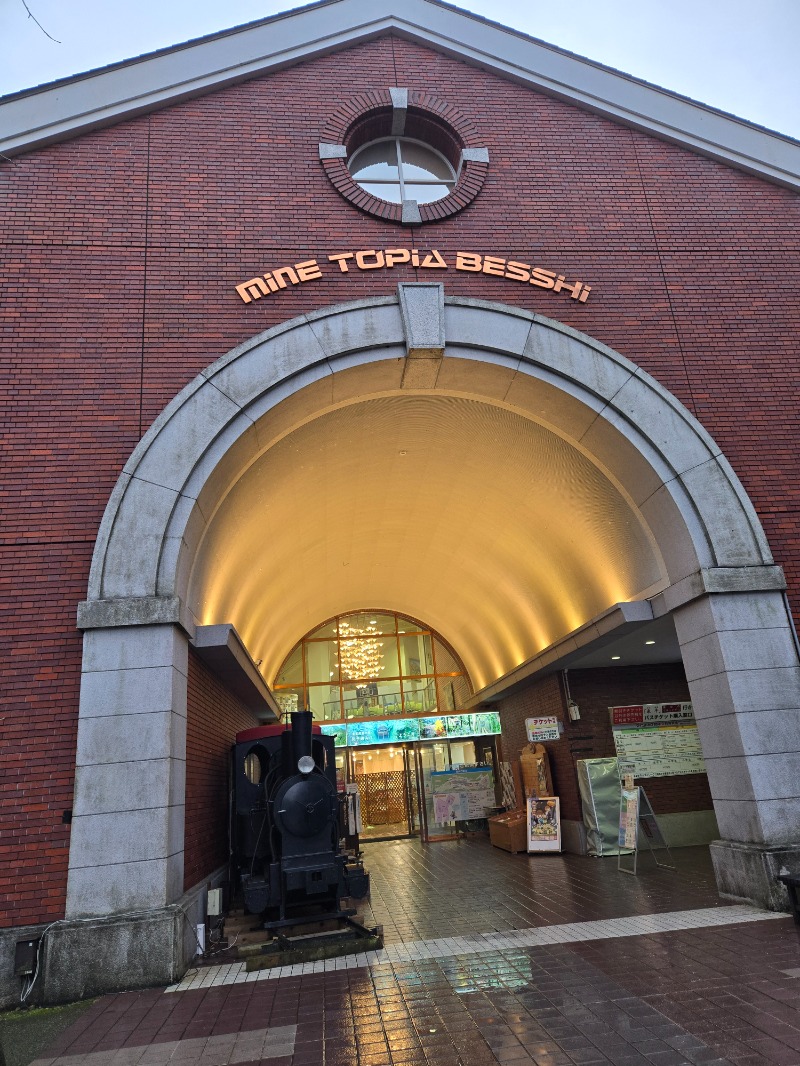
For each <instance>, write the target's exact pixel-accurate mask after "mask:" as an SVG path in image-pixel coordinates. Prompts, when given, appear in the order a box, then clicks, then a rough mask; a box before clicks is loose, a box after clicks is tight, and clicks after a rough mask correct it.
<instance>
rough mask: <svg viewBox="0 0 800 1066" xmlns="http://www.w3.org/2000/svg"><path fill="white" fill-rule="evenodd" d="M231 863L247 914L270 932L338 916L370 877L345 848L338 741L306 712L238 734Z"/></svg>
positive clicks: (364, 888)
mask: <svg viewBox="0 0 800 1066" xmlns="http://www.w3.org/2000/svg"><path fill="white" fill-rule="evenodd" d="M233 783H234V788H233V827H232V828H233V834H232V836H233V842H232V843H233V862H234V866H235V869H236V872H237V874H238V878H239V882H240V884H241V887H242V893H243V895H244V902H245V907H246V909H247V910H248V911H250V912H251V913H254V914H265V916H266V918H267V919H268V920H267V922H266V924H267V925H269V924H273V922H285V921H289V920H293V919H294V920H296V919H297V917H298V916H301V915H304V914H306V913H307V912H308V911H311V912H312V913H313V915H314V917H327V916H335V915H339V914H341V913H343V912H342V911H341V900H342V898H343V897H347V896H349V897H353V898H359V899H360V898H362V897H363V896H365V895H367V893H368V891H369V875H368V874H367V873H365V871H364V868H363V866H362V865H361V863H360V862H356V861H355V860H353V859H351V858H350V857H349V856H348V855H347V854H346V853H345V852H343V851H342V849H341V847H340V833H339V800H338V796H337V791H336V764H335V755H334V741H333V738H332V737H328V736H325V735H323V734H322V732H321V730H320V729H319V726H314V725H313V721H312V715H311V713H310V712H308V711H297V712H295V713H293V714H292V716H291V723H290V725H289V726H288V727H287V726H285V725H278V726H263V727H260V728H257V729H250V730H247V731H245V732H244V733H239V734H238V735H237V737H236V744H235V746H234V748H233Z"/></svg>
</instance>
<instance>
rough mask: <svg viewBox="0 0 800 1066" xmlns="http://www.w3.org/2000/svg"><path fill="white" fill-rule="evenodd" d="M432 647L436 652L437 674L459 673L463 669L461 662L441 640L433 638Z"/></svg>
mask: <svg viewBox="0 0 800 1066" xmlns="http://www.w3.org/2000/svg"><path fill="white" fill-rule="evenodd" d="M433 649H434V651H435V652H436V673H437V674H460V673H462V671H463V669H464V668H463V667H462V665H461V663H460V662H459V661H458V659H456V657H455V655H453V653H452V652H451V651H450V649H449V648H448V647H447V645H446V644H443V643H442V642H441V640H434V642H433Z"/></svg>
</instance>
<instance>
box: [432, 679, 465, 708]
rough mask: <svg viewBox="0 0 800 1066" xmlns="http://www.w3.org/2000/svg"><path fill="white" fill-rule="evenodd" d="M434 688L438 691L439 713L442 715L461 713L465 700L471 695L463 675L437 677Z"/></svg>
mask: <svg viewBox="0 0 800 1066" xmlns="http://www.w3.org/2000/svg"><path fill="white" fill-rule="evenodd" d="M436 687H437V690H438V700H439V711H440V712H441V713H442V714H451V713H453V712H454V711H463V710H464V708H465V705H466V702H467V700H468V699H469V697H470V696H471V695H472V692H471V690H470V686H469V684H468V683H467V679H466V678H465V677H464V676H463V674H461V675H458V676H457V677H438V678H437V679H436Z"/></svg>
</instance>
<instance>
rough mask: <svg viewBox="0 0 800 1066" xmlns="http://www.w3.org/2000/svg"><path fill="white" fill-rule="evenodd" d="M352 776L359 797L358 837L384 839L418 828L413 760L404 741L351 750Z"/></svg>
mask: <svg viewBox="0 0 800 1066" xmlns="http://www.w3.org/2000/svg"><path fill="white" fill-rule="evenodd" d="M350 759H351V767H350V769H351V780H352V781H354V782H355V783H356V784H357V785H358V792H359V796H360V798H361V821H362V823H363V827H364V828H363V830H362V832H361V834H360V839H361V840H362V841H364V840H387V839H391V838H394V837H407V836H411V835H412V834H414V833H415V832H416V831H417V802H416V789H415V787H414V780H413V776H412V775H413V772H414V766H413V760H412V758H411V752H410V751H408V750H407V747H406V745H404V744H398V745H394V746H392V747H385V748H353V749H351V750H350Z"/></svg>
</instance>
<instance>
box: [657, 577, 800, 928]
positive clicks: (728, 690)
mask: <svg viewBox="0 0 800 1066" xmlns="http://www.w3.org/2000/svg"><path fill="white" fill-rule="evenodd" d="M674 620H675V627H676V630H677V633H678V639H679V641H680V644H681V651H682V654H683V662H684V667H685V669H686V677H687V680H688V682H689V690H690V692H691V695H692V703H693V706H694V711H695V716H696V718H697V724H698V727H699V730H700V739H701V742H702V746H703V756H704V758H705V762H706V767H707V770H708V779H709V785H710V787H711V795H712V797H713V799H714V808H715V811H716V815H717V821H718V823H719V829H720V835H721V837H722V838H723V839H721V840H718V841H715V842H714V843H713V844H712V845H711V854H712V858H713V861H714V867H715V871H716V876H717V883H718V885H719V889H720V893H721V895H723V896H725V897H728V898H732V899H738V900H742V901H747V902H751V903H755V904H757V905H760V906H766V907H770V908H773V909H784V908H785V907H786V895H785V889H784V888H783V886H782V885H780V884H778V883H776V881H775V877H776V875H777V873H778V871H779V870H780V868H781V867H782V866H786V867H787V868H788V869H789V870H790V871H791V872H792V873H798V874H800V661H799V660H798V653H797V646H796V638H795V636H794V632H793V629H792V627H791V621H790V618H789V615H788V612H787V609H786V603H785V600H784V597H783V595H782V594H781V593H780V592H779V591H758V592H736V593H727V594H709V595H705V596H702V597H700V598H698V599H695V600H692V601H691V602H689V603H686V604H685V605H683V606H681V607H679V608H677V609H676V610H675V611H674Z"/></svg>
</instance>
